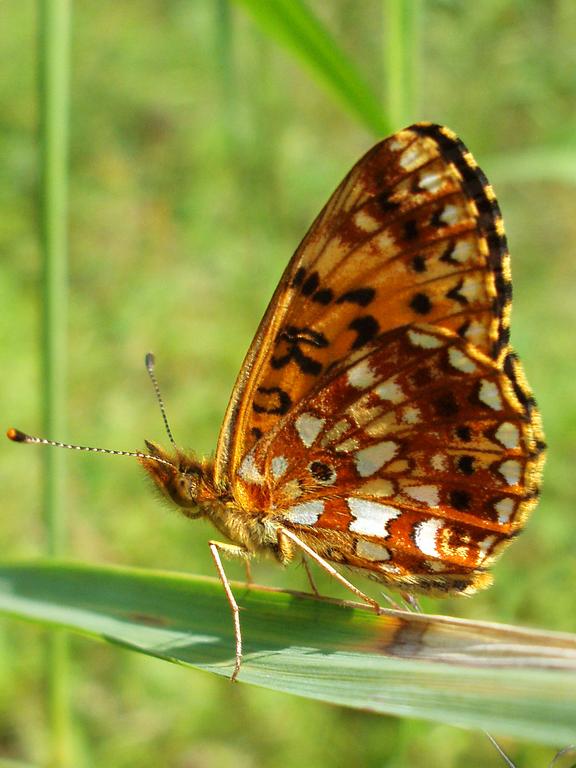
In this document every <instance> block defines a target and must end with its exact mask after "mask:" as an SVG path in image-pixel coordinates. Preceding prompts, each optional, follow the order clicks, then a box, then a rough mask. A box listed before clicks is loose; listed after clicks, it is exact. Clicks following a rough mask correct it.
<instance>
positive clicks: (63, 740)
mask: <svg viewBox="0 0 576 768" xmlns="http://www.w3.org/2000/svg"><path fill="white" fill-rule="evenodd" d="M69 29H70V3H69V0H40V3H39V39H38V49H39V77H38V86H39V102H40V166H41V188H40V231H41V250H42V263H43V270H44V272H43V280H42V374H43V375H42V381H43V390H42V410H43V425H44V434H46V435H49V436H61V435H63V434H64V433H65V428H64V426H65V399H66V395H65V379H66V325H67V312H66V302H67V296H66V288H67V233H66V224H67V160H68V157H67V156H68V151H67V150H68V87H69V38H70V33H69ZM43 461H44V488H43V500H44V508H43V514H44V523H45V534H46V551H47V553H48V554H49V555H52V556H56V555H62V554H63V552H64V550H65V538H66V521H65V517H64V504H63V498H64V484H65V476H64V464H65V455H64V451H45V452H44V455H43ZM47 678H48V702H47V705H48V718H49V723H50V755H49V759H48V764H49V765H51V766H55V767H57V768H63V767H64V766H68V765H72V764H73V759H72V753H71V733H70V714H69V694H68V688H69V681H68V647H67V638H66V636H65V635H64V634H62V633H61V632H55V633H53V634H52V635H51V636H50V639H49V643H48V652H47Z"/></svg>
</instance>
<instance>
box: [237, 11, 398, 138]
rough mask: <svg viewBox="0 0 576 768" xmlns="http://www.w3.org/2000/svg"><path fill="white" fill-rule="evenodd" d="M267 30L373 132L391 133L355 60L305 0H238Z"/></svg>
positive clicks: (387, 120)
mask: <svg viewBox="0 0 576 768" xmlns="http://www.w3.org/2000/svg"><path fill="white" fill-rule="evenodd" d="M236 2H237V3H238V4H239V5H241V6H242V7H243V8H245V9H246V10H247V11H248V12H249V13H250V15H251V16H252V18H253V19H254V21H255V22H256V23H257V24H258V25H259V26H260V27H261V28H262V29H263V30H264V32H265V33H266V34H268V35H270V36H271V37H273V38H274V39H275V40H276V41H277V42H279V43H281V44H282V45H283V46H285V47H286V48H287V49H289V50H290V51H291V52H292V53H293V54H295V55H296V56H297V57H298V58H299V59H300V61H301V62H302V63H303V64H304V65H305V66H306V67H307V68H308V69H309V70H310V71H311V72H312V73H313V74H314V75H315V76H316V77H317V78H318V79H319V80H320V81H321V82H322V83H323V84H324V85H325V86H326V87H328V88H329V89H330V91H331V92H332V93H333V94H334V95H335V96H337V97H338V99H339V100H340V102H341V103H342V104H344V106H346V107H347V108H348V109H349V111H350V112H351V113H352V114H354V115H355V116H356V117H357V118H359V119H360V121H361V122H362V123H363V124H364V125H365V126H366V128H368V130H370V131H372V132H373V133H375V134H377V135H380V134H388V133H391V132H392V131H391V129H390V126H391V123H390V120H389V119H388V117H387V116H386V115H385V114H383V113H382V109H381V106H380V104H379V102H378V98H377V97H376V95H375V93H374V92H373V91H372V89H371V88H370V86H369V85H368V84H367V83H366V81H365V80H364V78H363V77H362V75H361V74H360V72H359V71H358V69H357V68H356V66H355V64H354V62H353V61H352V60H351V59H350V57H348V56H347V55H346V54H345V53H344V51H343V50H342V49H341V48H340V46H339V45H338V44H337V42H336V41H335V40H334V38H333V37H332V35H331V34H330V32H329V31H328V30H327V29H326V27H325V26H324V25H323V24H322V23H321V22H320V20H319V19H318V18H317V17H316V16H315V15H314V14H313V13H312V12H311V10H310V9H309V8H308V7H307V6H306V5H305V4H304V3H303V2H302V0H269V2H265V3H263V2H261V0H236Z"/></svg>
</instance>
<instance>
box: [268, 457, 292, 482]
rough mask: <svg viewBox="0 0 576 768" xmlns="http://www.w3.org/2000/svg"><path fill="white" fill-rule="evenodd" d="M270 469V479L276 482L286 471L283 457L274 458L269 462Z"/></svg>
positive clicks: (285, 462) (286, 464)
mask: <svg viewBox="0 0 576 768" xmlns="http://www.w3.org/2000/svg"><path fill="white" fill-rule="evenodd" d="M270 467H271V469H272V477H273V478H274V480H278V478H279V477H282V475H283V474H284V473H285V472H286V470H287V469H288V461H287V460H286V457H285V456H274V458H273V459H272V461H271V462H270Z"/></svg>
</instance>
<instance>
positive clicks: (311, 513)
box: [282, 500, 324, 525]
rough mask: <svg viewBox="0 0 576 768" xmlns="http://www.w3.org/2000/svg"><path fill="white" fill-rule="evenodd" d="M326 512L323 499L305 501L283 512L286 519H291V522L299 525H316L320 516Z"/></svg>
mask: <svg viewBox="0 0 576 768" xmlns="http://www.w3.org/2000/svg"><path fill="white" fill-rule="evenodd" d="M322 512H324V502H323V501H320V500H318V501H304V502H302V504H296V506H294V507H290V509H287V510H286V512H284V513H283V515H282V517H283V518H284V520H290V522H291V523H298V524H299V525H314V524H315V523H317V522H318V518H319V517H320V515H321V514H322Z"/></svg>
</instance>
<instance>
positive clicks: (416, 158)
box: [399, 142, 421, 171]
mask: <svg viewBox="0 0 576 768" xmlns="http://www.w3.org/2000/svg"><path fill="white" fill-rule="evenodd" d="M399 163H400V165H401V166H402V168H405V169H406V170H407V171H412V170H414V169H415V168H417V167H418V166H419V165H420V163H421V152H420V147H419V145H418V143H417V142H414V144H411V145H410V146H409V147H408V149H406V150H404V152H403V153H402V155H401V156H400V160H399Z"/></svg>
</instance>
